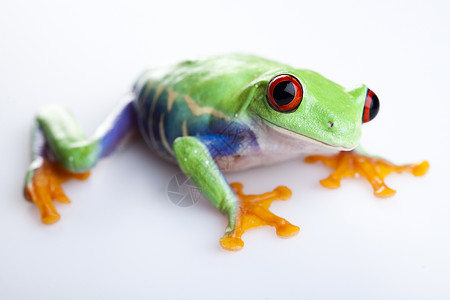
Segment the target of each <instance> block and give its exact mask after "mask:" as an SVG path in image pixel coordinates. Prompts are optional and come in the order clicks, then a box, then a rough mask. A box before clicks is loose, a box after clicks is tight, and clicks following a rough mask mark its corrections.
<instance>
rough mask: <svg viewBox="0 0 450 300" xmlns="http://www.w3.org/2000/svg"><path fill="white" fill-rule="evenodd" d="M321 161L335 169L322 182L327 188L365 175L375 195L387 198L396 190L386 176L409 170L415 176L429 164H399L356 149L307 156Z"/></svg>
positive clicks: (335, 186) (309, 161)
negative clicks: (346, 179) (385, 181)
mask: <svg viewBox="0 0 450 300" xmlns="http://www.w3.org/2000/svg"><path fill="white" fill-rule="evenodd" d="M317 161H320V162H322V163H324V164H325V165H327V166H329V167H331V168H333V169H334V170H335V171H334V172H333V173H331V174H330V176H329V177H328V178H326V179H323V180H321V181H320V183H321V184H322V185H323V186H324V187H327V188H338V187H339V186H340V185H341V179H342V178H344V177H356V176H357V174H359V175H362V176H364V177H365V178H366V179H367V181H369V183H370V184H371V185H372V187H373V192H374V194H375V196H377V197H380V198H386V197H390V196H393V195H394V194H395V190H393V189H391V188H389V187H388V186H387V185H386V184H385V183H384V178H385V177H386V176H387V175H389V174H390V173H392V172H397V173H401V172H407V173H411V174H413V175H414V176H422V175H425V173H426V172H427V171H428V168H429V164H428V162H427V161H423V162H421V163H419V164H409V165H401V166H397V165H394V164H393V163H391V162H389V161H387V160H384V159H381V158H376V157H370V156H366V155H363V154H359V153H357V152H355V151H349V152H345V151H342V152H340V153H338V154H335V155H330V156H324V155H311V156H307V157H306V158H305V162H307V163H314V162H317Z"/></svg>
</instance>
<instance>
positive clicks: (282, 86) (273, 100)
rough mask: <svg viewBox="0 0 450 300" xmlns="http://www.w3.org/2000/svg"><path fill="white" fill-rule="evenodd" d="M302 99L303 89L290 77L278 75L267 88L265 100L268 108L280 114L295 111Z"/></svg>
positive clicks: (296, 80)
mask: <svg viewBox="0 0 450 300" xmlns="http://www.w3.org/2000/svg"><path fill="white" fill-rule="evenodd" d="M302 98H303V88H302V85H301V84H300V81H298V79H297V78H295V77H294V76H292V75H287V74H283V75H278V76H276V77H274V78H273V79H272V80H271V81H270V82H269V85H268V86H267V100H268V101H269V104H270V106H272V107H273V108H274V109H275V110H277V111H280V112H293V111H295V110H296V109H297V108H298V106H299V105H300V102H302Z"/></svg>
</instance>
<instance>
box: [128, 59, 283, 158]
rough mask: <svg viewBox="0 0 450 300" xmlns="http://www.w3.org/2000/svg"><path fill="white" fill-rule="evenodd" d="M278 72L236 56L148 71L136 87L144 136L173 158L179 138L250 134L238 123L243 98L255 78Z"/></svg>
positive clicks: (270, 65)
mask: <svg viewBox="0 0 450 300" xmlns="http://www.w3.org/2000/svg"><path fill="white" fill-rule="evenodd" d="M279 67H280V64H278V63H276V62H272V61H270V60H266V59H262V58H259V57H257V56H253V55H246V54H231V55H224V56H216V57H211V58H206V59H201V60H190V61H184V62H181V63H179V64H176V65H173V66H169V67H166V68H158V69H151V70H148V71H146V72H144V73H143V74H142V75H141V77H140V78H139V79H138V80H137V82H136V84H135V87H134V93H135V95H136V101H135V104H136V108H137V111H138V115H139V122H140V128H141V133H142V134H143V136H144V137H145V138H146V140H147V143H148V144H149V145H150V146H151V147H152V148H155V149H156V150H157V151H158V152H160V153H163V154H165V155H166V156H168V157H173V152H172V144H173V141H174V140H175V139H176V138H177V137H179V136H189V135H196V136H198V135H201V136H211V135H214V134H218V133H220V132H223V131H224V130H225V129H228V130H230V128H232V130H233V131H236V130H237V131H242V132H247V133H248V134H250V132H248V131H249V130H250V129H249V128H245V127H246V126H245V125H244V124H241V123H239V122H237V121H236V120H234V117H235V116H236V115H237V113H238V112H239V110H240V108H241V106H242V105H243V103H242V100H241V99H242V97H239V95H240V94H241V93H242V91H243V90H244V89H245V87H247V86H248V85H249V84H250V83H251V82H252V81H253V80H254V79H255V78H257V77H258V76H260V75H261V74H263V73H265V72H267V71H270V70H273V69H276V68H279ZM236 127H238V128H236Z"/></svg>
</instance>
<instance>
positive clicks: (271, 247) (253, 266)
mask: <svg viewBox="0 0 450 300" xmlns="http://www.w3.org/2000/svg"><path fill="white" fill-rule="evenodd" d="M62 2H63V1H16V0H15V1H6V0H5V1H2V3H1V4H0V101H1V109H0V138H1V141H2V142H1V143H2V148H1V149H2V150H1V157H0V165H1V167H2V172H0V187H1V190H0V191H1V197H0V299H36V300H37V299H150V298H154V299H173V298H183V299H212V298H215V299H225V298H227V299H229V298H233V297H234V298H243V297H245V298H247V299H253V298H254V299H450V286H449V285H450V284H449V283H450V258H449V257H450V242H449V238H450V195H449V192H448V191H449V188H448V187H449V175H448V174H449V167H450V159H449V154H450V153H449V151H448V146H449V141H450V133H449V132H450V131H449V129H448V128H449V122H450V117H449V114H450V113H449V109H450V105H449V101H450V97H449V95H448V86H449V80H450V76H449V70H450V64H449V54H450V43H449V37H450V27H449V26H450V18H449V17H448V16H449V13H450V9H449V5H448V4H447V3H446V2H445V1H371V2H370V3H369V2H366V3H364V2H358V1H292V2H282V1H279V2H278V1H266V2H264V1H257V2H244V1H236V2H235V1H220V2H213V1H203V2H196V1H183V2H173V1H72V2H71V4H67V3H66V4H63V3H62ZM227 52H246V53H254V54H258V55H261V56H264V57H267V58H271V59H274V60H278V61H281V62H285V63H288V64H291V65H293V66H296V67H299V68H309V69H313V70H315V71H318V72H320V73H321V74H323V75H324V76H326V77H328V78H330V79H332V80H334V81H336V82H338V83H340V84H341V85H343V86H346V87H351V86H353V85H355V84H359V83H365V84H367V85H368V86H369V87H370V88H371V89H372V90H374V91H375V93H376V94H377V95H378V96H379V98H380V101H381V110H380V113H379V115H378V117H377V118H376V119H375V120H374V121H373V122H370V123H369V124H367V125H364V129H363V138H362V143H363V144H364V146H365V148H366V149H367V150H368V151H370V152H372V153H375V154H378V155H382V156H384V157H386V158H389V159H391V160H393V161H395V162H398V163H407V162H418V161H420V160H422V159H428V160H429V161H430V164H431V169H430V171H429V173H428V174H427V175H426V176H425V177H423V178H414V177H413V176H412V175H409V174H405V175H397V174H394V175H391V176H389V177H388V179H387V182H388V184H389V185H390V186H391V187H392V188H394V189H397V191H398V193H397V195H396V196H395V197H393V198H391V199H387V200H380V199H377V198H375V197H374V196H373V195H372V191H371V188H370V186H369V184H368V183H367V182H365V181H363V180H362V179H358V180H344V181H343V182H342V187H341V188H340V189H338V190H327V189H324V188H322V187H321V186H320V185H319V183H318V181H319V180H320V179H322V178H324V177H326V176H327V175H328V174H329V170H327V169H326V168H325V167H323V166H321V165H306V164H305V163H303V162H302V160H301V159H297V160H294V161H290V162H287V163H283V164H279V165H275V166H272V167H265V168H258V169H254V170H249V171H245V172H240V173H236V174H232V175H229V176H228V179H229V180H230V181H241V182H243V183H244V185H245V191H246V192H249V193H261V192H265V191H267V190H268V189H272V188H274V187H275V186H277V185H281V184H283V185H287V186H289V187H290V188H291V189H292V191H293V196H292V198H291V200H289V201H287V202H281V201H280V202H275V203H274V204H273V205H272V210H273V211H274V212H275V213H277V214H279V215H281V216H283V217H285V218H287V219H288V220H290V221H291V222H292V223H294V224H296V225H298V226H300V227H301V231H300V233H299V234H298V235H297V236H296V237H294V238H291V239H288V240H284V239H280V238H277V237H276V235H275V233H274V230H273V228H269V227H267V228H260V229H255V230H252V231H249V232H247V233H246V234H245V235H244V241H245V247H244V249H243V250H242V251H240V252H237V253H231V252H227V251H225V250H223V249H221V247H220V246H219V238H220V237H221V236H222V234H223V231H224V228H225V226H226V219H225V218H224V217H223V216H222V215H221V214H220V213H218V212H217V211H216V210H215V209H214V208H213V207H212V205H210V204H209V203H208V202H206V200H201V201H200V202H199V203H197V204H196V205H194V206H192V207H189V208H180V207H177V206H175V205H174V204H173V203H172V202H170V201H169V200H168V198H167V194H166V187H167V184H168V182H169V180H170V178H171V177H172V176H174V175H175V174H177V173H178V172H179V171H178V169H177V168H176V167H174V166H169V165H166V164H165V163H163V162H161V161H160V160H159V159H158V158H155V157H154V156H152V155H151V154H149V153H148V152H147V149H146V147H145V146H144V145H143V144H142V143H139V142H135V143H132V144H130V145H129V146H128V147H127V148H126V149H125V150H123V151H120V152H119V153H116V154H115V155H114V156H113V157H111V158H108V159H106V160H104V161H102V162H101V163H99V165H98V166H97V167H96V168H95V169H94V170H93V172H92V175H91V177H90V179H89V180H87V181H86V182H81V183H80V182H70V183H68V184H66V185H65V190H66V192H67V194H68V195H69V196H70V198H71V199H72V204H70V205H62V204H56V207H57V209H58V211H59V212H60V214H61V216H62V217H61V220H60V221H59V222H58V223H57V224H54V225H51V226H46V225H43V224H41V223H40V219H39V213H38V209H37V208H36V207H35V206H34V205H33V204H31V203H29V202H25V201H24V200H23V197H22V194H21V192H22V182H23V177H24V174H25V170H26V168H27V165H28V163H29V132H30V128H31V126H32V123H33V117H34V115H35V113H36V112H37V111H38V109H39V108H40V107H42V106H44V105H46V104H50V103H58V104H61V105H64V106H67V107H68V108H70V110H71V111H72V112H73V113H74V114H75V116H76V117H77V119H79V120H80V123H81V124H82V126H83V128H84V129H85V130H86V132H88V133H92V132H93V130H94V129H95V127H96V126H97V125H98V124H100V122H101V121H102V120H103V118H104V117H105V116H106V115H107V114H108V113H109V112H110V111H111V110H112V108H113V107H114V106H115V104H116V103H117V101H119V100H120V97H121V96H122V95H123V94H124V93H125V92H126V91H127V90H128V89H129V87H130V86H131V84H132V83H133V80H134V79H135V78H136V77H137V76H138V75H139V73H140V72H141V71H142V70H143V69H144V68H145V67H147V66H155V65H160V64H164V63H166V62H174V61H178V60H180V59H186V58H190V57H195V56H198V55H210V54H219V53H227Z"/></svg>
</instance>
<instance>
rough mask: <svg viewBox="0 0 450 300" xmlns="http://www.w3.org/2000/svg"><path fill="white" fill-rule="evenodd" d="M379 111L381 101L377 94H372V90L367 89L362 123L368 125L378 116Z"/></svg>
mask: <svg viewBox="0 0 450 300" xmlns="http://www.w3.org/2000/svg"><path fill="white" fill-rule="evenodd" d="M379 109H380V101H379V100H378V97H377V95H375V93H374V92H372V90H370V89H367V94H366V102H365V103H364V111H363V116H362V122H363V123H367V122H369V121H371V120H373V118H375V117H376V116H377V114H378V110H379Z"/></svg>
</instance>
